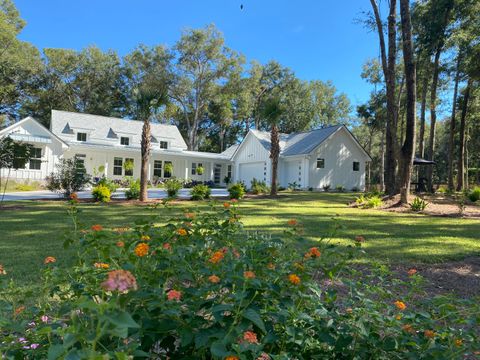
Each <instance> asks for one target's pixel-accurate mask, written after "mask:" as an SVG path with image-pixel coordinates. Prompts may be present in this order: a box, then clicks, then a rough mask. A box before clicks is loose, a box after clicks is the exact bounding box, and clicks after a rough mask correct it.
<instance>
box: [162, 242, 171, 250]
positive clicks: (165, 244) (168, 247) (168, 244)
mask: <svg viewBox="0 0 480 360" xmlns="http://www.w3.org/2000/svg"><path fill="white" fill-rule="evenodd" d="M162 247H163V248H164V249H165V250H172V245H170V243H164V244H163V245H162Z"/></svg>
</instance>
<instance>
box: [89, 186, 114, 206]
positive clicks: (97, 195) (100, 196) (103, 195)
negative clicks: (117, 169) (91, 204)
mask: <svg viewBox="0 0 480 360" xmlns="http://www.w3.org/2000/svg"><path fill="white" fill-rule="evenodd" d="M92 196H93V198H94V199H95V201H100V202H103V203H107V202H110V196H111V192H110V189H109V188H108V187H106V186H104V185H97V186H95V187H94V188H93V190H92Z"/></svg>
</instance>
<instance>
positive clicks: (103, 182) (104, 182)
mask: <svg viewBox="0 0 480 360" xmlns="http://www.w3.org/2000/svg"><path fill="white" fill-rule="evenodd" d="M97 185H103V186H106V187H108V189H109V190H110V193H111V194H113V193H114V192H115V191H117V189H118V185H117V184H116V183H115V182H114V181H113V180H110V179H108V178H106V177H105V176H103V177H101V178H100V180H99V181H98V184H97Z"/></svg>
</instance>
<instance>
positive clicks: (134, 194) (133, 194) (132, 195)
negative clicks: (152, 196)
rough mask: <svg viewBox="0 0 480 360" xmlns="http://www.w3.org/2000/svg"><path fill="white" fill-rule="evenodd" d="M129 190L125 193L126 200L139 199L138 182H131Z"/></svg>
mask: <svg viewBox="0 0 480 360" xmlns="http://www.w3.org/2000/svg"><path fill="white" fill-rule="evenodd" d="M129 185H130V186H129V188H128V189H127V190H126V191H125V197H126V198H127V200H137V199H139V198H140V180H131V181H130V184H129Z"/></svg>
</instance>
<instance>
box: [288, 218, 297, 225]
mask: <svg viewBox="0 0 480 360" xmlns="http://www.w3.org/2000/svg"><path fill="white" fill-rule="evenodd" d="M287 224H288V225H290V226H296V225H297V224H298V221H297V219H290V220H288V222H287Z"/></svg>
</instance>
